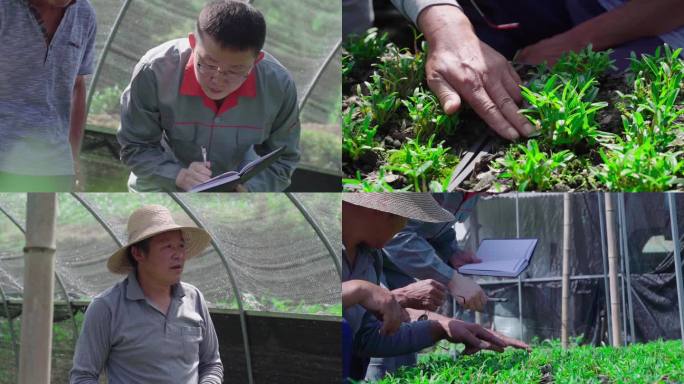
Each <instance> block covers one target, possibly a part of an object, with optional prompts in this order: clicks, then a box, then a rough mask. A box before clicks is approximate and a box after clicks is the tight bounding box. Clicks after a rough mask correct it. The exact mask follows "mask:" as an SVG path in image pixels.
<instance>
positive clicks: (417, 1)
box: [392, 0, 460, 25]
mask: <svg viewBox="0 0 684 384" xmlns="http://www.w3.org/2000/svg"><path fill="white" fill-rule="evenodd" d="M392 3H393V4H394V6H395V7H396V8H397V9H398V10H399V12H401V14H403V15H404V17H406V18H407V19H409V20H411V22H412V23H414V24H416V25H417V24H418V23H417V20H418V18H419V17H420V14H421V13H422V12H424V11H425V10H427V9H429V8H431V7H435V6H438V5H439V6H448V7H460V6H459V5H458V2H457V1H456V0H392Z"/></svg>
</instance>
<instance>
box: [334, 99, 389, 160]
mask: <svg viewBox="0 0 684 384" xmlns="http://www.w3.org/2000/svg"><path fill="white" fill-rule="evenodd" d="M355 115H356V108H355V106H354V105H352V106H351V107H349V109H348V110H347V112H346V113H345V114H344V117H343V118H342V132H343V140H342V151H343V153H344V154H345V155H346V156H349V158H350V159H351V160H352V161H356V160H358V159H359V158H360V157H361V156H362V155H363V154H364V153H365V152H366V151H370V150H373V149H377V150H382V148H379V145H378V143H377V142H376V141H375V135H376V134H377V132H378V127H377V126H376V125H371V116H370V115H366V117H364V118H363V120H358V119H355Z"/></svg>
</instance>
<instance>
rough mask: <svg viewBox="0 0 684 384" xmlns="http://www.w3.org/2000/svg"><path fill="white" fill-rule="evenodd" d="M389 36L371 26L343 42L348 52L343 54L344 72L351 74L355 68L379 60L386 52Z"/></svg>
mask: <svg viewBox="0 0 684 384" xmlns="http://www.w3.org/2000/svg"><path fill="white" fill-rule="evenodd" d="M388 41H389V36H388V35H387V33H386V32H384V33H378V29H377V28H370V29H369V30H368V31H366V33H365V34H363V35H362V36H355V35H352V36H351V37H349V38H347V39H346V40H345V42H344V44H343V48H344V50H345V51H346V54H344V55H343V56H342V74H343V75H349V74H351V73H352V72H353V71H354V69H355V68H358V67H365V66H368V65H370V64H371V63H373V62H374V61H375V60H378V58H379V57H380V56H382V54H383V53H384V52H385V49H386V46H387V42H388Z"/></svg>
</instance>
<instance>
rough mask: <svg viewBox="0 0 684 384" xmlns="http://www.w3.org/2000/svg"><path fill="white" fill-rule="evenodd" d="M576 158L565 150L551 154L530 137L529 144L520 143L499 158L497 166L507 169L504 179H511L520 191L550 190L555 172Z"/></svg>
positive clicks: (503, 174)
mask: <svg viewBox="0 0 684 384" xmlns="http://www.w3.org/2000/svg"><path fill="white" fill-rule="evenodd" d="M573 158H574V155H573V154H572V153H570V151H567V150H564V151H560V152H558V153H554V154H551V156H549V155H548V154H546V153H545V152H542V151H540V150H539V144H538V143H537V140H535V139H530V140H528V141H527V145H521V144H518V145H517V146H515V147H513V148H512V149H510V150H509V151H508V152H506V155H505V156H504V158H503V159H499V160H498V164H495V168H497V169H498V170H501V167H503V169H505V171H504V172H503V173H502V174H501V176H500V177H501V178H502V179H510V180H512V181H513V182H514V184H515V186H516V188H517V189H518V190H519V191H528V190H538V191H543V190H549V189H551V187H552V186H553V183H554V177H553V175H554V172H555V171H556V170H558V169H560V168H563V167H565V166H566V165H567V163H568V161H570V160H571V159H573Z"/></svg>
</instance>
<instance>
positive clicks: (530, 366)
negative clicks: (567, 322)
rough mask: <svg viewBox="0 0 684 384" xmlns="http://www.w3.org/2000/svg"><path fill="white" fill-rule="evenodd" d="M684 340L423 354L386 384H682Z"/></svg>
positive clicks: (683, 374)
mask: <svg viewBox="0 0 684 384" xmlns="http://www.w3.org/2000/svg"><path fill="white" fill-rule="evenodd" d="M681 382H684V347H682V342H681V341H680V340H677V341H656V342H651V343H647V344H634V345H630V346H628V347H624V348H612V347H592V346H575V347H571V348H569V349H568V350H565V351H564V350H563V349H561V347H560V343H559V342H558V341H553V342H544V343H542V344H541V345H539V346H537V347H534V348H533V349H532V352H529V353H528V352H525V351H522V350H514V349H510V348H509V349H508V350H506V351H505V352H504V353H501V354H497V353H494V352H479V353H476V354H474V355H470V356H460V357H458V358H457V359H456V361H454V360H452V358H451V357H449V356H448V355H445V354H437V353H435V354H430V355H427V356H423V357H422V358H421V360H420V362H419V363H418V365H417V366H416V367H411V368H408V369H402V370H400V371H399V372H397V373H395V374H392V375H389V376H388V377H386V378H384V379H383V380H382V381H380V382H379V383H382V384H433V383H435V384H436V383H441V384H442V383H443V384H449V383H472V384H475V383H487V384H491V383H601V384H606V383H681Z"/></svg>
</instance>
